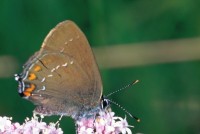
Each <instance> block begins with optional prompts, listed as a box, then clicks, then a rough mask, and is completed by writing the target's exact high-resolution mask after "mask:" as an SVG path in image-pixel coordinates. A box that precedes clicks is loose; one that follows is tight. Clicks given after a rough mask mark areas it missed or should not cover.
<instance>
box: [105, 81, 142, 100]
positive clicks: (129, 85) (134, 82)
mask: <svg viewBox="0 0 200 134" xmlns="http://www.w3.org/2000/svg"><path fill="white" fill-rule="evenodd" d="M138 82H139V80H135V81H133V82H131V83H130V84H128V85H126V86H124V87H122V88H120V89H118V90H116V91H114V92H112V93H110V94H108V95H106V98H107V97H108V96H111V95H113V94H115V93H117V92H119V91H122V90H124V89H126V88H128V87H131V86H132V85H135V84H136V83H138Z"/></svg>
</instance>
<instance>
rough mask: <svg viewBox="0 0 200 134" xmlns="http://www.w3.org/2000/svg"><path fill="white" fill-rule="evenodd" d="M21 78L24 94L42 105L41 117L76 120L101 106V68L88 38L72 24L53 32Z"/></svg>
mask: <svg viewBox="0 0 200 134" xmlns="http://www.w3.org/2000/svg"><path fill="white" fill-rule="evenodd" d="M20 78H21V79H23V80H21V82H20V87H21V88H22V87H23V88H24V90H23V89H20V90H21V92H22V91H23V92H22V93H23V94H25V96H26V97H27V96H28V97H27V98H28V99H29V100H31V101H33V102H34V103H36V104H37V105H38V108H36V110H37V112H39V113H45V114H47V115H51V114H65V115H69V116H74V115H78V114H79V113H80V112H82V111H83V112H84V111H87V110H90V109H92V108H94V107H97V106H98V105H99V103H100V98H101V95H102V82H101V77H100V74H99V70H98V66H97V64H96V62H95V58H94V56H93V53H92V50H91V48H90V46H89V43H88V41H87V39H86V37H85V35H84V34H83V33H82V31H81V30H80V29H79V28H78V27H77V26H76V25H75V24H74V23H73V22H71V21H64V22H62V23H60V24H58V25H57V26H56V27H55V28H54V29H52V30H51V31H50V32H49V34H48V35H47V37H46V38H45V40H44V42H43V44H42V48H41V50H40V51H39V52H37V53H36V54H35V55H34V56H33V57H32V58H30V59H29V61H28V62H27V63H26V64H25V69H24V72H23V73H22V75H21V77H20ZM29 93H30V94H29Z"/></svg>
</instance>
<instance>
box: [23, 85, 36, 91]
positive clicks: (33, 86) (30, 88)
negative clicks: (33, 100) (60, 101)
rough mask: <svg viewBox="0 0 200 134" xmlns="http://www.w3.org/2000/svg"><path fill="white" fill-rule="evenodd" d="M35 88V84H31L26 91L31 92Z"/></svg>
mask: <svg viewBox="0 0 200 134" xmlns="http://www.w3.org/2000/svg"><path fill="white" fill-rule="evenodd" d="M34 89H35V85H34V84H30V87H29V88H26V89H25V92H30V93H31V92H32V91H33V90H34Z"/></svg>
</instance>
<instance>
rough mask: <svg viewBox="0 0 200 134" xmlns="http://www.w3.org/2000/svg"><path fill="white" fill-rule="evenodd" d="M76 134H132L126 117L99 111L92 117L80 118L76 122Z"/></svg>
mask: <svg viewBox="0 0 200 134" xmlns="http://www.w3.org/2000/svg"><path fill="white" fill-rule="evenodd" d="M76 124H77V126H78V128H77V132H78V134H119V133H122V134H126V133H128V134H132V132H131V130H130V128H129V127H133V126H129V125H128V122H127V121H126V118H125V119H123V118H121V117H117V116H114V112H106V111H101V112H100V113H99V115H97V116H96V117H95V119H93V118H82V119H80V120H79V121H77V122H76Z"/></svg>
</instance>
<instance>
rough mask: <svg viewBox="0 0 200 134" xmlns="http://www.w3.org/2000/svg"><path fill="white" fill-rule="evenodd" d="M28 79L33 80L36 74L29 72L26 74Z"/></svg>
mask: <svg viewBox="0 0 200 134" xmlns="http://www.w3.org/2000/svg"><path fill="white" fill-rule="evenodd" d="M28 79H29V80H35V79H36V75H35V74H34V73H30V74H29V76H28Z"/></svg>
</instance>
